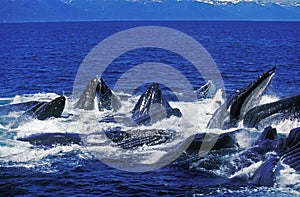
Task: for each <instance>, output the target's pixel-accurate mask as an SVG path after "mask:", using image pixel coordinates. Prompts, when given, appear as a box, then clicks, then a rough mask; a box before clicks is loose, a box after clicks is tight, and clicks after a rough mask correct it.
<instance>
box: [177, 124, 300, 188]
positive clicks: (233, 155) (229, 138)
mask: <svg viewBox="0 0 300 197" xmlns="http://www.w3.org/2000/svg"><path fill="white" fill-rule="evenodd" d="M207 135H209V136H208V137H207ZM239 135H242V136H243V137H244V138H245V137H247V136H248V137H250V131H248V130H247V129H238V130H235V131H231V132H226V133H222V134H220V135H215V134H211V133H198V134H195V135H192V136H190V138H188V139H186V140H185V141H184V142H182V143H181V144H180V145H179V146H181V147H182V146H185V147H186V149H185V151H184V153H183V154H182V155H181V156H180V157H179V158H178V159H176V160H175V161H174V162H173V163H174V165H176V166H181V167H183V168H190V166H195V165H196V166H197V168H199V169H201V170H204V171H206V172H207V173H208V172H211V171H218V170H220V169H222V170H223V173H224V174H226V176H228V177H229V178H230V179H232V181H242V180H243V181H246V182H247V183H248V184H250V185H254V186H267V187H272V186H274V183H275V178H276V173H277V171H276V170H279V169H278V165H280V162H281V163H283V164H286V165H288V166H290V167H291V168H293V169H295V170H300V160H299V156H300V128H295V129H292V130H291V131H290V132H289V134H288V136H287V137H285V138H284V137H283V138H279V136H278V134H277V130H276V128H273V127H271V126H268V127H266V128H265V129H264V130H263V132H262V133H261V134H260V136H259V137H258V138H257V140H256V141H254V142H253V143H252V144H251V145H250V147H248V148H246V149H245V148H242V147H241V145H240V144H239V142H238V140H237V139H238V136H239ZM204 142H205V143H210V142H215V144H214V145H213V146H212V147H210V152H209V153H208V154H207V155H205V156H202V155H201V151H203V150H204V149H205V146H204V149H201V147H202V145H203V143H204ZM255 164H260V165H259V166H258V168H257V169H256V170H255V171H254V173H253V174H251V173H250V174H249V175H245V174H243V173H242V174H243V175H241V173H240V172H241V171H242V170H243V169H245V168H247V167H249V166H251V165H255Z"/></svg>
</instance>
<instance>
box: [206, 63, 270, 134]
mask: <svg viewBox="0 0 300 197" xmlns="http://www.w3.org/2000/svg"><path fill="white" fill-rule="evenodd" d="M274 74H275V67H273V68H271V69H269V70H268V71H266V72H264V73H263V74H262V75H260V76H259V77H258V78H257V79H256V80H255V81H253V82H251V83H250V84H249V85H248V86H247V87H245V88H242V89H238V90H236V91H235V92H234V93H233V94H232V95H231V96H230V97H229V98H228V99H227V100H226V101H225V103H224V104H222V105H221V106H220V107H219V108H218V109H217V110H216V111H215V113H214V114H213V116H212V117H211V119H210V121H209V123H208V124H207V128H209V129H212V128H219V129H228V128H231V127H236V126H237V123H238V122H239V121H240V120H242V119H243V118H244V116H245V114H246V113H247V112H248V111H249V110H250V109H251V108H253V107H254V106H255V105H256V104H257V102H258V101H259V100H260V98H261V96H262V95H263V93H264V92H265V90H266V88H267V87H268V85H269V84H270V82H271V80H272V78H273V76H274Z"/></svg>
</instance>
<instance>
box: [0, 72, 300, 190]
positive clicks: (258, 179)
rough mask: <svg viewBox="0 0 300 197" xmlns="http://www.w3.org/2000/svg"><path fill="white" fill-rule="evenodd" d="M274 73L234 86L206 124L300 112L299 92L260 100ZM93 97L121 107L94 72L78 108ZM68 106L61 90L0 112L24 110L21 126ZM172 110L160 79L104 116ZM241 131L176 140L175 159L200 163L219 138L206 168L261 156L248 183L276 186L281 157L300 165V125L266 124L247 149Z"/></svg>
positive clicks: (125, 120) (50, 138) (136, 120)
mask: <svg viewBox="0 0 300 197" xmlns="http://www.w3.org/2000/svg"><path fill="white" fill-rule="evenodd" d="M274 73H275V68H272V69H270V70H268V71H267V72H265V73H263V74H262V75H261V76H259V77H258V78H257V79H256V80H255V81H253V82H252V83H250V84H249V85H248V86H247V87H246V88H243V89H240V90H237V91H235V92H234V93H233V94H232V95H231V96H230V97H229V98H228V99H227V100H226V102H225V103H224V104H222V105H221V106H220V107H219V108H218V109H217V110H216V112H215V113H214V114H213V116H212V118H211V120H210V121H209V123H208V125H207V128H208V129H210V128H219V129H228V128H231V127H236V126H237V124H238V123H239V122H240V121H243V124H244V125H245V126H246V127H256V126H257V125H259V124H260V123H261V122H263V120H266V119H269V120H272V117H274V115H277V114H283V117H285V118H289V117H293V118H295V117H298V116H299V108H300V95H296V96H291V97H288V98H284V99H281V100H279V101H276V102H273V103H268V104H264V105H258V106H256V105H257V103H258V101H259V100H260V97H261V96H262V95H263V93H264V91H265V90H266V88H267V87H268V85H269V83H270V82H271V79H272V77H273V75H274ZM211 88H212V83H211V82H210V81H209V82H208V83H207V84H206V85H204V86H203V87H202V88H200V91H198V92H197V93H198V94H201V96H200V97H202V96H203V95H205V94H207V92H209V90H210V89H211ZM95 98H96V99H97V103H98V109H99V111H103V110H104V109H105V110H111V111H114V112H116V111H118V110H119V109H120V108H121V102H120V100H119V98H118V96H117V95H115V94H114V92H112V91H111V90H110V89H109V87H108V86H107V85H106V84H105V82H104V81H103V79H102V78H100V79H98V78H95V79H92V80H91V81H90V82H89V84H88V85H87V87H86V88H85V90H84V91H83V93H82V95H81V97H80V99H79V100H78V101H77V103H76V104H75V108H78V109H83V110H93V109H95V102H94V100H95ZM64 106H65V97H63V96H62V97H58V98H56V99H54V100H52V101H50V102H35V101H34V102H26V103H19V104H12V105H6V106H1V107H0V112H1V114H5V113H6V114H8V113H9V112H11V111H18V110H19V111H25V113H24V114H23V115H22V116H21V117H20V118H18V120H17V121H16V122H15V123H14V124H13V126H12V127H13V128H17V127H18V123H19V122H20V121H24V119H27V118H28V117H33V118H36V119H39V120H45V119H48V118H51V117H55V118H57V117H60V116H61V114H62V112H63V110H64ZM171 116H177V117H179V118H180V117H181V116H182V113H181V112H180V110H179V109H177V108H172V107H171V106H170V104H169V103H168V101H167V100H166V99H165V98H164V96H163V94H162V92H161V89H160V86H159V84H157V83H152V84H151V85H150V86H149V87H148V88H147V90H146V91H145V92H144V93H143V94H142V95H141V96H140V98H139V99H138V102H137V104H136V105H135V107H134V108H133V110H132V111H131V114H130V116H129V117H128V116H127V117H120V116H118V115H117V114H116V115H115V116H108V117H106V118H104V119H103V120H101V121H100V122H118V123H120V124H124V125H126V126H136V125H151V124H153V123H155V122H157V121H160V120H162V119H164V118H169V117H171ZM174 132H175V131H171V130H164V129H154V130H140V129H136V128H133V129H132V130H131V131H123V130H122V129H120V127H116V128H113V129H109V130H106V131H104V133H105V136H106V137H107V138H108V139H110V140H111V141H112V142H113V143H114V144H116V145H117V146H119V147H120V148H124V149H132V148H135V147H138V146H142V145H148V146H152V145H157V144H162V143H165V142H168V141H169V140H171V138H172V136H173V135H174ZM241 133H243V134H244V135H249V131H248V130H246V129H238V130H236V131H232V132H226V133H223V134H221V135H213V134H210V133H207V134H206V133H198V134H196V135H192V136H190V137H189V138H188V139H186V140H185V141H184V142H182V143H180V144H178V146H179V147H185V148H184V150H185V151H184V152H183V153H182V156H181V157H180V158H179V159H177V160H176V161H177V163H180V162H179V161H180V160H185V161H189V162H191V161H193V159H191V158H196V159H197V160H198V161H199V162H198V163H199V165H201V161H202V160H201V158H199V157H200V156H199V150H200V149H201V145H202V144H203V142H206V141H210V140H211V141H214V142H215V143H214V145H213V147H211V148H210V150H211V151H210V152H209V154H208V158H209V159H208V160H210V162H207V156H206V157H205V160H204V159H203V161H205V162H204V163H203V164H202V165H201V167H202V168H203V169H207V170H209V169H213V168H215V169H219V168H220V167H222V168H223V169H227V170H228V174H229V175H234V174H235V173H236V172H238V171H239V170H241V169H243V168H245V167H249V166H250V165H252V164H254V163H257V162H259V161H260V162H262V165H261V166H260V167H259V168H258V169H257V170H256V171H255V173H254V174H253V175H252V176H251V177H247V181H248V182H249V183H251V184H253V185H259V186H272V185H273V184H274V176H275V169H276V167H277V165H278V162H279V161H281V162H282V163H284V164H287V165H289V166H290V167H292V168H294V169H295V170H300V160H299V156H300V151H299V150H300V128H295V129H293V130H291V131H290V133H289V135H288V136H287V137H286V138H279V137H278V135H277V131H276V129H275V128H272V127H271V126H268V127H266V128H265V129H264V131H263V132H262V134H261V135H260V136H259V137H258V139H257V140H256V141H255V142H253V143H252V145H251V147H249V148H247V149H246V150H243V149H242V148H241V146H240V145H239V143H238V140H237V136H238V135H239V134H241ZM83 138H84V135H82V134H78V133H42V134H35V135H31V136H28V137H25V138H18V139H17V140H20V141H25V142H29V143H31V144H33V145H35V146H40V147H44V148H47V147H52V146H54V145H57V144H61V145H68V144H80V145H84V140H83ZM249 138H250V136H249ZM228 152H231V153H232V152H234V153H235V155H236V157H235V159H233V160H231V161H230V162H227V161H226V162H225V161H222V159H221V158H222V156H224V154H228ZM186 158H188V159H186ZM176 161H175V162H176ZM216 161H217V162H216ZM233 163H235V164H233ZM224 166H225V168H224ZM233 178H236V177H233Z"/></svg>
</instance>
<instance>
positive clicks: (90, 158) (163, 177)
mask: <svg viewBox="0 0 300 197" xmlns="http://www.w3.org/2000/svg"><path fill="white" fill-rule="evenodd" d="M140 26H163V27H169V28H174V29H176V30H179V31H181V32H183V33H185V34H187V35H189V36H191V37H193V38H194V39H196V40H197V41H198V42H200V43H201V44H202V45H203V46H204V47H205V49H206V50H207V51H208V52H209V53H210V55H211V56H212V58H213V59H214V60H215V63H216V65H217V66H218V68H219V70H220V73H221V75H222V78H223V80H224V84H225V91H226V95H230V94H231V93H232V92H233V91H235V90H236V89H239V88H242V87H245V86H247V85H248V84H249V83H250V82H251V81H253V80H254V79H256V77H258V76H259V75H260V74H261V73H262V72H264V71H265V70H267V69H269V68H272V67H274V66H276V74H275V76H274V78H273V80H272V82H271V84H270V86H269V87H268V89H267V91H266V93H265V95H264V97H263V99H262V101H261V102H262V103H267V102H271V101H274V100H277V99H279V98H283V97H286V96H291V95H294V94H299V85H300V59H299V58H300V35H299V32H300V23H299V22H224V21H223V22H222V21H219V22H218V21H214V22H211V21H163V22H162V21H151V22H149V21H148V22H144V21H139V22H133V21H131V22H60V23H15V24H0V68H1V72H0V76H1V82H0V86H1V88H0V105H4V104H9V103H19V102H25V101H31V100H46V101H48V100H51V99H54V98H55V97H57V96H59V95H65V96H66V97H67V104H66V108H65V110H64V113H63V115H64V117H62V118H58V119H49V120H46V121H39V120H30V121H26V122H24V123H22V124H20V126H19V127H18V128H16V129H11V128H10V126H11V125H12V124H13V123H14V121H15V119H16V118H17V117H18V116H20V115H21V113H22V112H14V113H10V114H8V115H1V117H0V195H3V196H8V195H11V196H15V195H28V196H37V195H45V196H49V195H55V196H57V195H60V196H74V195H79V196H92V195H97V196H101V195H103V196H112V195H116V196H126V195H128V196H133V195H136V196H147V195H148V196H156V195H167V196H168V195H169V196H182V195H187V196H232V195H239V196H249V195H251V196H252V195H264V196H274V195H277V196H284V195H285V196H295V195H299V193H300V185H299V180H300V175H299V172H295V171H293V170H292V169H290V168H288V166H283V170H281V171H280V172H278V174H277V175H276V184H275V186H274V187H270V188H269V187H254V186H251V185H249V184H247V183H246V182H244V181H240V182H239V181H237V182H236V181H235V182H234V181H231V180H230V178H229V177H228V176H226V174H223V173H222V171H219V172H215V171H213V172H210V174H208V173H206V172H203V170H201V169H198V168H197V162H196V163H193V164H191V166H188V167H187V168H186V167H185V168H184V167H182V166H180V165H176V164H170V165H167V166H165V167H162V168H158V169H154V170H151V171H146V172H128V171H126V170H125V171H124V170H120V169H116V168H113V167H111V166H110V165H107V162H103V161H107V160H109V159H112V158H113V159H117V160H118V159H120V158H122V159H124V158H125V161H126V160H132V163H133V166H129V167H128V166H126V167H128V168H130V167H131V168H133V169H137V168H139V167H141V166H139V165H134V164H135V163H142V164H145V165H151V164H153V163H155V161H157V160H159V159H160V158H162V157H164V156H165V155H167V154H168V151H167V149H168V148H170V147H171V148H172V147H174V146H176V144H178V143H180V141H182V140H183V139H185V138H186V137H188V136H190V135H192V134H194V133H198V132H210V131H207V129H206V128H205V127H206V125H207V122H208V121H209V119H210V117H211V114H212V113H213V112H214V110H215V109H216V108H217V105H216V104H215V102H216V101H218V100H221V98H220V97H216V98H213V99H206V100H203V101H198V102H177V98H176V97H174V95H171V94H168V93H165V94H166V97H167V98H168V99H169V100H170V101H171V103H170V104H171V105H172V106H175V107H178V108H179V109H180V110H181V111H182V113H183V117H188V119H189V121H188V123H186V122H185V120H186V119H184V118H183V120H180V119H178V118H175V117H171V118H170V119H167V120H163V121H161V122H159V123H157V124H154V125H153V126H149V127H142V128H144V129H153V128H158V127H163V128H167V129H172V130H176V133H177V135H176V138H175V139H174V140H173V141H172V142H170V143H168V144H163V145H157V146H153V147H147V146H144V147H140V148H138V149H134V150H129V151H123V150H119V148H117V147H114V146H111V145H110V144H105V145H99V143H102V142H103V139H102V138H101V137H102V136H101V134H99V133H101V131H103V130H105V129H108V128H111V127H113V126H115V125H114V124H112V123H109V124H105V123H99V122H98V121H99V120H100V119H101V118H102V117H103V116H105V115H106V114H107V113H108V112H97V111H90V112H84V111H80V110H79V111H78V110H77V111H76V110H74V109H73V107H72V105H73V104H74V101H73V100H72V90H73V85H74V80H75V78H76V74H77V70H78V69H79V67H80V65H81V63H82V61H83V59H84V58H85V57H86V55H87V54H88V53H89V52H90V51H91V50H92V49H93V47H95V46H96V45H97V44H98V43H99V42H101V41H102V40H104V39H105V38H107V37H108V36H111V35H113V34H115V33H118V32H120V31H122V30H126V29H128V28H133V27H140ZM133 42H134V40H133ZM145 62H161V63H165V64H168V65H171V66H172V67H174V68H177V69H179V70H180V72H182V73H183V74H184V75H185V76H186V77H187V78H188V79H189V82H190V83H191V84H192V86H193V88H194V89H197V88H199V87H200V86H201V85H203V84H204V83H205V80H204V79H203V78H202V77H201V76H199V75H198V74H197V72H195V71H194V70H193V67H191V66H190V64H191V63H190V62H188V61H187V60H185V59H184V58H182V57H181V56H178V55H176V54H174V53H172V52H169V51H166V50H162V49H154V48H144V49H137V50H134V51H129V52H128V53H125V54H122V55H121V56H120V57H118V58H116V59H115V60H114V61H113V62H112V63H111V65H110V67H109V68H111V69H107V70H106V71H105V72H104V73H103V77H104V79H105V81H106V83H107V84H108V86H110V87H111V88H113V87H114V85H115V84H116V82H117V80H118V78H119V77H120V76H122V74H123V73H124V72H126V71H127V70H128V69H130V68H133V67H134V66H135V65H137V64H141V63H145ZM96 74H97V73H95V75H96ZM145 74H146V73H145ZM136 77H139V76H136ZM174 83H176V82H174ZM145 87H146V85H145V86H142V87H137V89H136V92H135V95H133V96H131V95H127V94H126V93H124V92H117V93H118V94H119V95H120V96H123V97H130V99H129V100H126V99H125V100H124V101H122V104H123V106H124V107H122V109H121V112H124V113H126V110H128V109H132V107H133V106H134V103H135V102H136V100H137V98H138V95H140V94H141V93H142V92H143V90H144V89H145ZM176 87H178V89H177V90H176V91H178V92H179V93H180V92H184V88H185V87H184V86H182V85H181V84H176ZM163 90H166V91H165V92H168V91H167V88H164V89H163ZM195 108H197V109H198V111H197V113H198V114H194V113H193V109H195ZM272 126H274V127H276V128H277V129H278V132H279V133H280V134H282V135H286V134H288V133H289V131H290V130H291V129H292V128H295V127H299V126H300V123H299V122H298V121H297V120H286V121H281V120H278V121H276V122H274V123H273V124H272ZM261 131H262V129H261V128H260V129H252V130H251V132H252V133H251V139H240V143H241V144H245V147H247V145H248V144H249V141H251V140H254V139H255V137H256V136H257V135H258V134H259V133H260V132H261ZM51 132H63V133H65V132H72V133H73V132H74V133H80V134H89V135H90V138H89V139H86V140H87V141H88V142H89V143H87V144H93V143H95V144H96V145H90V146H79V145H68V146H55V147H53V148H50V149H44V148H35V147H33V146H31V145H30V144H28V143H25V142H20V141H17V140H16V139H17V138H20V137H26V136H29V135H32V134H38V133H51ZM216 132H226V131H216ZM97 143H98V145H97ZM133 155H136V157H132V156H133ZM108 163H109V162H108ZM132 163H130V164H132ZM124 165H125V164H124ZM141 168H142V167H141ZM247 170H248V171H253V170H254V169H251V168H250V169H247ZM141 171H143V170H141ZM212 174H214V175H212ZM287 177H288V178H287Z"/></svg>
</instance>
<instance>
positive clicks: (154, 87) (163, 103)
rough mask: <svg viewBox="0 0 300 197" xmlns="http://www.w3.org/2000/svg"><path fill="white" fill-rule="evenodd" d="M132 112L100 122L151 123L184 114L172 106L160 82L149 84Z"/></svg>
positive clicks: (108, 117) (106, 118)
mask: <svg viewBox="0 0 300 197" xmlns="http://www.w3.org/2000/svg"><path fill="white" fill-rule="evenodd" d="M130 113H131V116H130V117H127V116H118V114H115V115H112V116H106V117H105V118H104V119H102V120H100V122H106V123H108V122H119V123H122V124H124V125H126V126H137V125H151V124H153V123H155V122H158V121H160V120H163V119H165V118H170V117H171V116H177V117H181V116H182V114H181V112H180V110H179V109H177V108H172V107H171V106H170V104H169V102H168V101H167V100H166V99H165V98H164V96H163V94H162V92H161V89H160V86H159V84H158V83H152V84H150V85H149V86H148V88H147V89H146V91H145V92H144V93H143V94H142V95H141V96H140V98H139V99H138V101H137V103H136V105H135V106H134V108H133V110H132V111H131V112H130Z"/></svg>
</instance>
